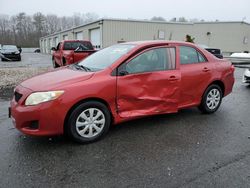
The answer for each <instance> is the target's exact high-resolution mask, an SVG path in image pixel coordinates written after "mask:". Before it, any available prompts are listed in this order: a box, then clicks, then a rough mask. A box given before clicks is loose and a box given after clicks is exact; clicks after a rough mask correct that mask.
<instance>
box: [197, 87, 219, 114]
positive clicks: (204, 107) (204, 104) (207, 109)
mask: <svg viewBox="0 0 250 188" xmlns="http://www.w3.org/2000/svg"><path fill="white" fill-rule="evenodd" d="M213 91H214V93H215V92H216V95H214V96H219V97H218V98H217V97H212V99H211V98H210V97H211V94H212V93H211V92H213ZM209 96H210V97H209ZM222 97H223V94H222V90H221V88H220V86H218V85H216V84H212V85H210V86H208V88H207V89H206V90H205V92H204V94H203V96H202V100H201V104H200V106H199V109H200V111H201V112H202V113H204V114H211V113H214V112H216V111H217V110H218V108H219V107H220V104H221V101H222ZM209 98H210V99H209ZM209 101H210V104H211V106H209V105H208V103H209Z"/></svg>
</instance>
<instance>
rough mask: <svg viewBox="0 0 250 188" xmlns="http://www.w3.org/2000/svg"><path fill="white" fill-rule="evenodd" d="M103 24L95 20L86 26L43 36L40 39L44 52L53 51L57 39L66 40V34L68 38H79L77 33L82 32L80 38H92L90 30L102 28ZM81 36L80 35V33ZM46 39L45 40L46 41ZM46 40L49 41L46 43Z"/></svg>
mask: <svg viewBox="0 0 250 188" xmlns="http://www.w3.org/2000/svg"><path fill="white" fill-rule="evenodd" d="M101 27H102V25H100V24H99V22H95V23H92V24H87V25H85V26H80V27H76V28H73V29H69V30H66V31H62V32H58V33H55V34H51V35H49V36H45V37H42V38H41V39H40V49H41V52H42V53H52V52H51V50H50V49H51V48H52V47H56V46H57V40H58V41H59V42H60V41H62V40H65V36H67V40H73V39H77V38H76V37H77V33H82V35H81V36H82V37H81V38H79V40H90V30H91V29H96V28H101ZM78 36H79V35H78ZM44 41H45V42H44ZM46 41H49V42H47V43H46Z"/></svg>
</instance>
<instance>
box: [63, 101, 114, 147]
mask: <svg viewBox="0 0 250 188" xmlns="http://www.w3.org/2000/svg"><path fill="white" fill-rule="evenodd" d="M110 124H111V115H110V112H109V110H108V108H107V107H106V106H105V105H104V104H102V103H100V102H96V101H90V102H85V103H83V104H81V105H79V106H78V107H76V108H75V109H74V110H73V111H72V113H71V114H70V116H69V119H68V123H67V127H66V131H67V134H68V135H69V136H70V137H71V138H72V139H73V140H74V141H76V142H79V143H90V142H94V141H97V140H99V139H100V138H101V137H103V136H104V135H105V134H106V133H107V132H108V130H109V126H110Z"/></svg>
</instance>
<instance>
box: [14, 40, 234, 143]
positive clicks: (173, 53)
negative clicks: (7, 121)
mask: <svg viewBox="0 0 250 188" xmlns="http://www.w3.org/2000/svg"><path fill="white" fill-rule="evenodd" d="M233 84H234V67H233V66H232V64H231V62H229V61H227V60H222V59H218V58H216V57H215V56H213V55H212V54H211V53H209V52H208V51H206V50H204V49H202V48H199V47H198V46H196V45H194V44H191V43H185V42H173V41H144V42H129V43H123V44H117V45H114V46H111V47H108V48H105V49H103V50H100V51H99V52H96V53H95V54H93V55H91V56H89V57H88V58H86V59H84V60H83V61H81V62H80V63H77V64H72V65H69V66H67V67H64V68H60V69H57V70H54V71H51V72H48V73H45V74H42V75H38V76H35V77H33V78H31V79H28V80H26V81H24V82H22V83H21V84H20V85H19V86H17V87H16V89H15V93H14V97H13V99H12V101H11V109H10V116H11V118H12V120H13V123H14V125H15V126H16V128H17V129H19V130H20V131H21V132H23V133H25V134H28V135H34V136H46V135H58V134H63V133H66V134H68V135H69V136H70V137H71V138H72V139H73V140H75V141H77V142H80V143H87V142H93V141H96V140H98V139H100V138H101V137H102V136H104V135H105V134H106V133H107V131H108V130H109V127H110V125H111V124H117V123H120V122H123V121H126V120H130V119H135V118H138V117H143V116H149V115H155V114H165V113H175V112H178V110H179V109H183V108H189V107H193V106H197V107H199V109H200V110H201V111H202V112H203V113H213V112H215V111H216V110H217V109H218V108H219V106H220V104H221V101H222V98H223V97H225V96H226V95H228V94H229V93H231V92H232V88H233Z"/></svg>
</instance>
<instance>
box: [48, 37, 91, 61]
mask: <svg viewBox="0 0 250 188" xmlns="http://www.w3.org/2000/svg"><path fill="white" fill-rule="evenodd" d="M66 43H67V44H73V43H75V44H76V43H78V44H83V45H87V46H88V47H89V49H88V50H82V51H75V48H68V49H65V44H66ZM76 46H78V45H76ZM94 52H96V50H94V48H93V46H92V44H91V43H90V42H89V41H83V40H64V41H62V42H60V43H58V45H57V48H56V50H55V51H54V52H53V54H52V59H54V61H55V63H56V64H57V65H58V66H65V65H69V64H72V63H76V62H79V61H81V60H83V59H85V58H86V57H88V56H89V55H91V54H93V53H94Z"/></svg>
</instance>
